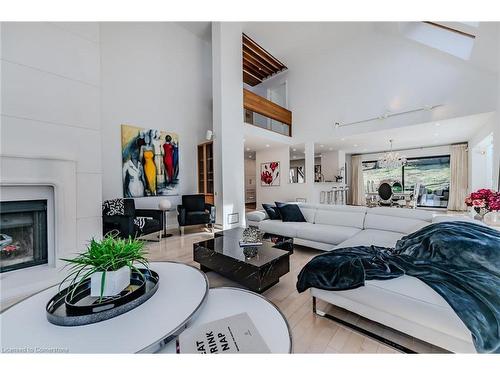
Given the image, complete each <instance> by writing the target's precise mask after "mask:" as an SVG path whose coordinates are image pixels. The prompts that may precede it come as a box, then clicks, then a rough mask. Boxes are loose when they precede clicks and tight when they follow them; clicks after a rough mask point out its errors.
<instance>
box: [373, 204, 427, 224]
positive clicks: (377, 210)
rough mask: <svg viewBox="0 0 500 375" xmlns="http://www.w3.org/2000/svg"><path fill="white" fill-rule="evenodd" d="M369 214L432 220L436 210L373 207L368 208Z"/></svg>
mask: <svg viewBox="0 0 500 375" xmlns="http://www.w3.org/2000/svg"><path fill="white" fill-rule="evenodd" d="M367 213H368V214H375V215H387V216H395V217H403V218H407V219H415V220H424V221H428V222H431V221H432V218H433V217H434V216H435V214H436V213H435V212H434V211H428V210H410V209H407V208H399V207H372V208H369V209H368V210H367Z"/></svg>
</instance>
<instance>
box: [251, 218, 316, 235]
mask: <svg viewBox="0 0 500 375" xmlns="http://www.w3.org/2000/svg"><path fill="white" fill-rule="evenodd" d="M302 225H304V223H294V222H288V223H284V222H282V221H281V220H264V221H261V222H260V223H259V229H260V230H261V231H264V232H266V233H272V234H278V235H281V236H285V237H296V236H297V229H298V228H299V227H300V226H302ZM311 225H313V224H311Z"/></svg>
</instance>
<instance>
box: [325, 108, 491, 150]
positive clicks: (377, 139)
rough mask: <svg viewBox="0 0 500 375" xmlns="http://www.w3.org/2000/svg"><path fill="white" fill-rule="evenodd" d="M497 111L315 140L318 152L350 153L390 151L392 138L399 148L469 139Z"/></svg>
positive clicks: (435, 144) (394, 146)
mask: <svg viewBox="0 0 500 375" xmlns="http://www.w3.org/2000/svg"><path fill="white" fill-rule="evenodd" d="M493 115H494V113H493V112H488V113H481V114H477V115H472V116H466V117H460V118H455V119H449V120H444V121H438V122H428V123H425V124H419V125H412V126H406V127H401V128H393V129H386V130H382V131H377V132H370V133H363V134H356V135H352V136H346V137H344V138H335V139H331V140H324V141H321V142H317V143H315V152H319V151H327V150H328V149H329V148H333V149H335V150H343V151H345V152H346V153H348V154H353V153H355V154H364V153H372V152H381V151H387V150H388V149H389V146H390V144H389V140H390V139H392V140H393V148H394V149H395V150H398V149H399V150H401V149H409V148H419V147H431V146H439V145H449V144H453V143H459V142H466V141H468V140H470V139H471V138H472V137H473V136H474V135H475V134H476V133H477V132H478V131H479V129H481V128H482V127H483V126H484V125H485V124H486V123H487V121H488V120H489V119H490V118H491V116H493ZM352 126H356V125H352ZM320 145H323V148H321V147H320Z"/></svg>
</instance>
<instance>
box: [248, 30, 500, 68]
mask: <svg viewBox="0 0 500 375" xmlns="http://www.w3.org/2000/svg"><path fill="white" fill-rule="evenodd" d="M413 23H415V22H413ZM408 24H411V23H410V22H246V23H244V24H243V31H244V32H245V33H247V34H248V35H249V36H250V37H251V38H252V39H254V40H255V41H257V43H259V44H260V45H261V46H262V47H264V48H265V49H267V50H268V51H269V52H271V53H272V54H273V55H274V56H276V57H277V58H278V59H280V60H281V61H283V63H284V64H285V65H287V64H292V61H293V60H295V59H296V58H297V57H299V56H303V55H304V54H311V55H312V54H317V53H321V52H322V51H332V50H335V48H336V47H338V46H340V45H343V44H346V43H353V42H354V41H355V39H356V38H359V37H362V36H363V35H366V34H373V33H374V32H376V33H389V34H392V35H393V36H399V37H401V38H405V39H406V40H409V41H410V39H408V38H407V35H406V34H405V28H406V27H407V26H408ZM447 24H452V25H451V26H453V23H447ZM461 28H462V29H463V28H467V31H471V32H472V31H473V34H474V35H476V38H475V40H474V47H473V50H472V54H471V56H470V59H469V62H470V63H472V64H473V65H475V66H477V67H479V68H482V69H486V70H489V71H493V72H497V71H498V69H499V68H498V48H499V47H498V41H499V40H498V30H499V23H498V22H479V23H478V26H477V27H471V26H467V25H465V26H464V25H462V27H461ZM412 42H414V41H412ZM414 43H416V42H414ZM428 48H431V47H428Z"/></svg>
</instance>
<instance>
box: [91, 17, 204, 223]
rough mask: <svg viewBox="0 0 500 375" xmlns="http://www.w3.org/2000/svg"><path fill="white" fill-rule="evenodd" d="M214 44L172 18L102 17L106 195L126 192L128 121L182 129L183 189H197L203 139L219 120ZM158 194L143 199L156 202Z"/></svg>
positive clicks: (142, 201) (141, 202)
mask: <svg viewBox="0 0 500 375" xmlns="http://www.w3.org/2000/svg"><path fill="white" fill-rule="evenodd" d="M210 48H211V47H210V44H209V43H207V42H206V41H203V40H202V39H200V38H199V37H198V36H196V35H195V34H193V33H191V32H190V31H188V30H187V29H185V28H183V27H181V26H179V25H178V24H176V23H172V22H170V23H169V22H150V23H143V22H117V23H116V22H113V23H101V66H102V70H101V77H102V124H103V125H102V149H103V155H102V157H103V199H111V198H117V197H123V188H122V177H121V168H122V164H121V132H120V126H121V124H130V125H135V126H139V127H145V128H153V129H161V130H167V131H172V132H176V133H178V134H179V142H180V146H179V149H180V156H179V164H180V165H179V167H180V171H179V178H180V183H179V194H181V195H182V194H193V193H197V192H198V191H197V163H196V160H197V159H196V158H197V155H196V150H197V149H196V145H197V144H198V143H201V142H202V141H204V140H205V133H206V130H207V129H211V128H212V102H211V97H212V88H211V82H212V81H211V50H210ZM159 199H160V198H155V197H147V198H139V199H136V206H137V207H145V208H147V207H151V208H156V207H157V206H158V200H159ZM169 199H170V200H171V201H172V203H173V204H177V203H178V202H179V201H180V196H179V197H169ZM171 216H172V217H169V226H171V225H175V224H176V223H177V221H176V220H175V213H172V214H171Z"/></svg>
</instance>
